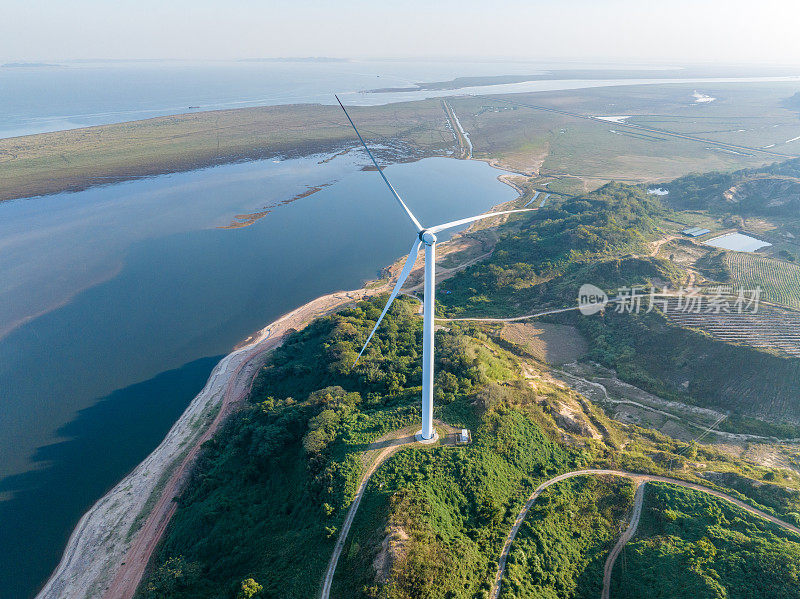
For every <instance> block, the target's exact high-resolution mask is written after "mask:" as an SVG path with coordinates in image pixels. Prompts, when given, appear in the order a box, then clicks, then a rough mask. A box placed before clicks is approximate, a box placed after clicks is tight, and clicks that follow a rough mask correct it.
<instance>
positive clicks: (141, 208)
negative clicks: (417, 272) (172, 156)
mask: <svg viewBox="0 0 800 599" xmlns="http://www.w3.org/2000/svg"><path fill="white" fill-rule="evenodd" d="M322 158H324V157H321V156H314V157H308V158H304V159H297V160H287V161H282V162H278V161H271V160H268V161H260V162H249V163H242V164H233V165H226V166H219V167H214V168H209V169H203V170H199V171H193V172H186V173H177V174H171V175H164V176H159V177H153V178H149V179H140V180H136V181H130V182H126V183H120V184H114V185H109V186H105V187H97V188H93V189H89V190H86V191H82V192H78V193H64V194H56V195H52V196H46V197H40V198H33V199H27V200H14V201H11V202H5V203H2V204H0V249H1V250H2V251H0V306H2V308H1V309H0V331H2V330H4V331H5V335H4V336H3V337H2V338H0V402H2V403H0V409H2V418H1V419H0V455H2V458H3V459H2V461H0V546H2V547H3V552H2V553H1V554H0V597H3V598H4V599H21V598H27V597H30V596H31V595H32V594H33V593H34V592H35V591H36V589H37V588H38V587H39V586H40V585H41V584H42V583H43V582H44V580H45V579H46V578H47V576H48V575H49V573H50V572H51V570H52V568H53V567H54V566H55V565H56V563H57V561H58V559H59V558H60V554H61V551H62V549H63V547H64V544H65V543H66V540H67V537H68V535H69V533H70V532H71V530H72V527H73V526H74V525H75V523H76V522H77V520H78V519H79V517H80V516H81V515H82V514H83V512H84V511H85V510H86V509H87V508H88V507H89V506H90V505H91V504H92V503H93V502H94V501H96V500H97V499H98V498H99V497H100V496H101V495H102V494H103V493H104V492H105V491H106V490H107V489H108V488H110V487H111V486H112V485H113V484H114V483H116V482H117V481H118V480H119V479H121V478H122V477H123V476H124V475H125V474H126V473H127V472H128V471H129V470H131V469H132V468H133V467H134V466H135V465H136V464H138V463H139V462H140V461H141V460H142V459H143V458H144V457H145V456H146V455H147V454H148V453H149V452H150V451H151V450H152V449H153V448H155V446H156V445H157V444H158V442H159V441H160V440H161V438H162V437H163V435H164V434H165V433H166V432H167V430H168V429H169V427H170V426H171V424H172V423H173V422H174V421H175V420H176V419H177V417H178V416H179V415H180V413H181V412H182V411H183V409H184V408H185V407H186V405H188V403H189V401H190V400H191V399H192V398H193V397H194V395H195V394H196V393H197V392H199V390H200V389H201V388H202V386H203V384H204V383H205V380H206V378H207V377H208V374H209V373H210V371H211V369H212V368H213V366H214V364H215V363H216V362H217V361H218V360H219V358H220V357H221V356H222V355H224V354H226V353H227V352H229V351H230V349H231V348H232V346H233V345H235V344H236V343H237V342H238V341H240V340H242V339H243V338H245V337H246V336H247V335H248V334H250V333H252V332H254V331H255V330H257V329H260V328H261V327H263V326H264V325H265V324H267V323H269V322H271V321H272V320H274V319H276V318H277V317H278V316H280V315H281V314H283V313H285V312H287V311H289V310H291V309H293V308H295V307H297V306H298V305H301V304H303V303H305V302H306V301H309V300H311V299H313V298H315V297H318V296H320V295H322V294H325V293H329V292H331V291H335V290H339V289H350V288H356V287H358V286H360V285H361V284H362V282H363V281H365V280H367V279H369V278H373V277H375V276H376V274H377V273H378V271H379V269H381V268H382V267H384V266H386V265H387V264H389V263H390V262H391V261H393V260H394V259H396V258H397V257H399V256H402V255H404V254H406V253H407V252H408V249H409V247H410V245H411V242H412V241H413V239H414V230H413V227H412V226H411V225H410V223H408V222H407V219H406V217H405V215H404V214H403V213H402V212H401V211H400V209H399V208H398V207H397V205H396V204H395V203H394V200H393V199H392V198H391V196H390V195H389V192H388V190H387V189H386V188H385V186H384V185H383V183H382V182H381V180H380V178H379V177H378V175H377V174H376V173H375V172H374V171H362V170H361V168H362V166H363V165H364V164H366V159H365V157H364V156H363V155H361V154H359V153H356V152H351V153H350V155H345V156H340V157H337V158H335V159H333V160H330V161H327V162H323V161H322ZM498 174H500V171H497V170H495V169H493V168H491V167H489V166H488V165H487V164H485V163H483V162H472V161H459V160H453V159H447V158H430V159H425V160H422V161H419V162H414V163H409V164H402V165H394V166H390V167H388V168H387V176H388V177H389V178H390V179H391V180H392V182H393V183H394V184H395V186H396V187H397V189H398V191H399V192H400V193H401V195H403V196H404V197H405V198H406V199H407V201H408V204H409V205H410V206H411V207H412V210H414V211H415V213H416V214H417V216H418V218H419V219H420V220H421V221H422V222H423V223H429V224H434V223H437V222H443V221H447V220H453V219H457V218H461V217H465V216H468V215H472V214H477V213H480V212H483V211H485V210H487V209H488V208H490V207H491V206H493V205H496V204H499V203H502V202H506V201H508V200H511V199H513V198H515V197H516V196H517V194H516V192H514V191H513V190H512V189H511V188H510V187H508V186H506V185H504V184H502V183H500V182H499V181H497V176H498ZM326 184H329V185H327V186H323V185H326ZM311 186H320V187H321V189H320V190H319V191H317V192H316V193H313V194H311V195H308V196H307V197H303V198H301V199H297V200H296V201H290V202H288V203H284V202H285V201H287V200H291V199H292V198H295V197H296V196H298V195H302V194H304V193H307V192H308V191H309V187H311ZM265 208H266V209H267V210H268V211H269V212H268V213H267V214H266V215H265V216H264V217H263V218H261V219H260V220H257V221H256V222H255V223H254V224H253V225H252V226H249V227H243V228H235V229H223V228H220V227H221V226H225V225H228V224H229V223H230V222H231V220H232V219H233V218H234V216H235V215H237V214H243V213H251V212H255V211H261V210H263V209H265Z"/></svg>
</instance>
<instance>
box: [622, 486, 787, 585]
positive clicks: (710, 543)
mask: <svg viewBox="0 0 800 599" xmlns="http://www.w3.org/2000/svg"><path fill="white" fill-rule="evenodd" d="M623 557H624V561H623ZM798 564H800V539H798V538H797V537H796V536H795V535H792V534H791V533H787V532H785V531H783V530H782V529H780V528H778V527H777V526H773V525H770V524H769V523H766V522H764V521H763V520H759V519H757V518H755V517H752V516H749V515H748V514H746V513H745V512H743V511H741V510H738V509H737V508H735V507H733V506H730V505H727V504H725V503H724V502H722V501H719V500H717V499H715V498H713V497H708V496H707V495H704V494H702V493H698V492H696V491H692V490H689V489H682V488H678V487H673V486H670V485H664V484H660V483H650V484H648V488H647V490H646V491H645V503H644V509H643V511H642V518H641V521H640V523H639V528H638V530H637V533H636V536H635V537H634V539H633V540H632V541H631V543H630V544H629V545H628V546H627V547H626V548H625V553H624V556H621V558H620V559H619V560H617V563H616V567H615V570H614V574H613V577H612V587H611V594H612V596H614V597H620V598H626V599H627V598H633V597H641V596H642V594H643V591H644V589H646V590H647V591H646V592H647V595H648V596H649V597H653V598H662V597H663V598H665V599H666V598H668V597H669V598H672V597H696V598H697V599H727V598H728V597H753V598H755V597H770V598H773V597H774V598H775V599H789V598H790V597H797V596H798V595H800V578H798V572H797V567H798Z"/></svg>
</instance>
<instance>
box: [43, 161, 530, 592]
mask: <svg viewBox="0 0 800 599" xmlns="http://www.w3.org/2000/svg"><path fill="white" fill-rule="evenodd" d="M492 166H493V167H495V168H497V169H498V170H505V169H503V168H502V167H498V166H497V165H492ZM506 174H508V171H506V172H505V173H500V174H499V175H498V176H497V180H498V181H499V182H501V183H505V184H507V185H510V186H511V187H513V188H514V189H515V190H517V191H519V189H518V188H517V187H516V186H515V185H513V184H511V183H510V182H509V181H507V180H504V176H505V175H506ZM519 197H520V196H518V197H516V198H514V199H513V200H510V201H508V202H504V203H501V204H499V205H498V206H494V207H492V208H491V209H490V211H493V210H497V209H498V208H501V207H503V206H507V205H510V204H513V203H514V202H516V201H518V200H519ZM506 219H507V217H503V222H504V221H505V220H506ZM497 224H498V223H497V222H493V223H492V224H491V225H490V227H491V228H494V227H495V226H497ZM483 228H484V226H481V227H479V228H478V229H477V230H481V229H483ZM474 231H476V228H474V227H470V228H469V229H467V230H465V231H462V232H460V233H456V234H455V235H454V236H453V237H452V238H451V239H450V240H448V242H446V244H445V245H446V247H449V251H448V250H445V251H442V252H441V253H440V256H439V257H440V258H442V259H444V258H445V257H447V256H448V255H450V254H454V253H460V252H461V251H464V249H465V248H464V247H463V241H464V234H465V233H467V232H474ZM454 242H455V243H454ZM470 243H472V242H470ZM478 244H479V245H481V244H482V242H480V241H479V242H478ZM468 246H469V243H468ZM443 249H444V248H443ZM490 253H491V252H490ZM486 255H487V254H481V255H480V256H478V259H480V258H483V257H485V256H486ZM402 261H403V258H402V257H401V258H399V259H398V261H395V262H393V263H392V264H390V265H388V266H387V267H386V268H385V269H384V271H383V272H388V273H389V276H388V278H386V279H383V280H379V282H380V284H378V285H375V282H376V281H366V282H365V283H364V285H363V286H362V287H361V288H359V289H355V290H350V291H337V292H334V293H330V294H327V295H323V296H320V297H318V298H316V299H313V300H311V301H310V302H308V303H306V304H303V305H301V306H299V307H298V308H295V309H294V310H292V311H290V312H288V313H286V314H284V315H282V316H281V317H279V318H278V319H277V320H275V321H273V322H272V323H270V324H268V325H267V326H266V327H264V328H262V329H261V330H259V331H258V332H256V333H253V334H251V335H249V336H248V337H246V338H245V339H243V340H242V341H240V342H239V343H237V344H236V345H235V346H234V348H233V349H232V350H231V353H229V354H228V355H227V356H225V357H224V358H223V359H222V360H220V362H219V363H218V364H217V365H216V366H215V367H214V369H213V370H212V372H211V374H210V376H209V379H208V381H207V383H206V385H205V386H204V387H203V389H202V390H201V391H200V393H199V394H198V395H197V396H196V397H195V398H194V399H193V400H192V401H191V403H190V404H189V406H188V407H187V408H186V410H185V411H184V412H183V414H181V416H180V418H179V419H178V420H177V421H176V422H175V424H174V425H173V426H172V428H171V429H170V430H169V432H168V433H167V435H166V437H165V438H164V440H163V441H162V442H161V443H160V444H159V445H158V447H156V448H155V449H154V450H153V452H152V453H151V454H150V455H148V457H147V458H145V460H144V461H142V462H141V463H140V464H139V465H138V466H136V468H134V469H133V470H132V471H131V472H130V473H129V474H128V475H126V476H125V477H124V478H123V479H122V480H121V481H120V482H118V483H117V484H116V485H115V486H114V487H113V488H112V489H111V490H110V491H108V492H107V493H106V494H105V495H104V496H103V497H101V498H100V499H99V500H98V501H97V502H95V504H94V505H92V507H91V508H89V510H88V511H87V512H86V513H85V514H84V515H83V516H82V517H81V519H80V521H79V522H78V524H77V525H76V527H75V529H74V530H73V532H72V534H71V535H70V538H69V540H68V542H67V545H66V547H65V549H64V552H63V554H62V557H61V560H60V561H59V563H58V565H57V566H56V568H55V570H54V571H53V573H52V574H51V575H50V578H49V579H48V580H47V582H46V583H45V585H44V586H43V587H42V589H41V590H40V591H39V592H38V593H37V595H36V599H71V598H75V599H78V598H81V599H83V598H84V597H103V598H104V599H130V598H131V597H133V595H134V594H135V591H136V589H137V588H138V586H139V583H140V582H141V580H142V577H143V575H144V572H145V570H146V567H147V565H148V563H149V561H150V556H151V555H152V553H153V550H154V549H155V548H156V546H157V545H158V542H159V541H160V539H161V534H162V533H163V531H164V530H165V529H166V526H167V524H168V523H169V520H170V518H171V516H172V514H173V513H174V511H175V509H176V507H177V505H176V503H175V502H174V501H173V499H174V498H175V497H177V496H178V495H179V494H180V492H182V490H183V488H184V486H185V483H186V482H188V480H189V478H190V475H191V471H192V467H193V465H194V462H195V459H196V457H197V454H198V453H199V450H200V446H201V444H202V443H203V442H205V441H206V440H208V439H210V438H211V436H212V435H213V434H214V433H215V432H216V431H217V430H218V428H219V427H220V426H221V425H222V423H223V422H224V421H225V420H226V418H227V417H228V416H229V415H230V414H231V413H233V412H234V411H235V409H236V407H237V405H238V404H239V403H240V402H241V401H243V400H245V399H246V397H247V396H248V395H249V391H250V388H251V386H252V383H253V381H254V379H255V376H256V374H257V373H258V370H259V368H260V366H261V364H262V363H263V357H264V356H265V354H267V353H268V352H270V351H272V350H273V349H275V348H277V347H279V346H280V345H281V343H282V341H283V339H284V337H285V335H286V334H287V333H289V332H290V330H298V329H302V328H303V327H304V326H306V325H308V324H309V323H310V322H312V321H313V320H315V319H317V318H319V317H322V316H325V315H328V314H330V313H332V312H335V311H336V310H338V309H341V308H343V307H344V306H346V305H348V304H352V303H354V302H356V301H361V300H364V299H367V298H369V297H372V296H375V295H380V294H381V293H384V292H387V291H389V289H390V285H391V284H392V283H393V280H394V278H395V276H394V275H395V274H396V272H397V271H398V269H399V268H400V262H402ZM473 262H475V259H469V260H466V261H465V262H464V263H463V264H461V265H459V266H457V267H455V268H443V269H441V271H442V272H441V274H442V275H443V278H444V277H448V276H450V275H451V274H453V273H454V272H456V271H458V270H460V269H461V268H464V267H466V266H468V265H470V264H472V263H473ZM414 270H415V271H416V270H417V268H416V267H415V269H414ZM153 501H155V503H153ZM100 551H102V554H100V555H98V553H99V552H100Z"/></svg>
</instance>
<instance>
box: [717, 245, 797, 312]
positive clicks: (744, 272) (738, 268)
mask: <svg viewBox="0 0 800 599" xmlns="http://www.w3.org/2000/svg"><path fill="white" fill-rule="evenodd" d="M725 263H726V265H727V267H728V268H729V269H730V273H731V278H732V280H733V282H734V283H735V284H736V285H739V286H741V287H744V288H745V289H755V288H756V286H759V287H761V290H762V292H763V293H762V296H761V297H762V298H763V299H765V300H767V301H770V302H775V303H778V304H783V305H784V306H789V307H790V308H797V309H800V266H799V265H797V264H790V263H787V262H781V261H780V260H773V259H771V258H766V257H764V256H757V255H755V254H749V253H745V252H727V253H726V255H725Z"/></svg>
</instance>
